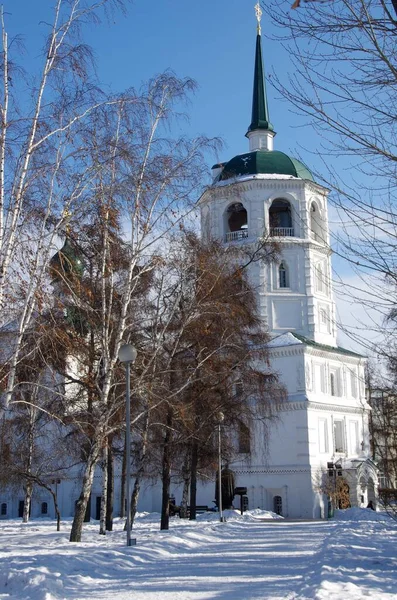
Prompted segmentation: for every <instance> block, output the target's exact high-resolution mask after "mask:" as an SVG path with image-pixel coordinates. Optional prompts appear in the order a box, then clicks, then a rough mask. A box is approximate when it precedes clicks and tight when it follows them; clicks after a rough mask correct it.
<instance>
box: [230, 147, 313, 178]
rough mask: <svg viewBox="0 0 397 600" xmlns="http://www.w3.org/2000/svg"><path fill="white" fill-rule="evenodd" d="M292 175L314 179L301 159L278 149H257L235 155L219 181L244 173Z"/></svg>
mask: <svg viewBox="0 0 397 600" xmlns="http://www.w3.org/2000/svg"><path fill="white" fill-rule="evenodd" d="M258 174H266V175H273V174H274V175H292V176H293V177H299V178H300V179H309V180H310V181H314V179H313V175H312V174H311V172H310V171H309V169H308V168H307V167H306V165H304V164H303V163H302V162H300V160H297V159H296V158H290V157H289V156H288V155H287V154H284V152H279V151H278V150H271V151H268V150H256V151H255V152H247V153H246V154H239V155H238V156H235V157H234V158H232V159H231V160H229V162H228V163H226V164H225V166H224V167H223V170H222V173H221V174H220V176H219V181H225V180H226V179H231V178H232V177H243V176H244V175H258Z"/></svg>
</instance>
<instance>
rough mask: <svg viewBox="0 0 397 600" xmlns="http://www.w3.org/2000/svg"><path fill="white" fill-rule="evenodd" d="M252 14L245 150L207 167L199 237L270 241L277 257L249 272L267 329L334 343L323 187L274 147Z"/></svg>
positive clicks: (201, 203)
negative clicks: (249, 111)
mask: <svg viewBox="0 0 397 600" xmlns="http://www.w3.org/2000/svg"><path fill="white" fill-rule="evenodd" d="M257 18H258V28H257V39H256V52H255V70H254V86H253V101H252V120H251V124H250V126H249V128H248V132H247V134H246V137H248V139H249V152H247V153H245V154H241V155H238V156H235V157H234V158H232V159H231V160H229V161H228V162H227V163H223V164H218V165H215V166H214V167H213V174H214V179H213V183H212V186H211V187H210V188H209V189H208V190H207V192H206V193H205V194H204V195H203V196H202V198H201V200H200V206H201V218H202V226H203V235H208V236H211V237H214V238H218V239H222V240H223V241H224V243H226V244H251V245H254V244H255V243H256V242H257V240H258V239H259V238H263V237H264V236H267V237H269V239H273V240H276V241H277V242H278V243H279V245H280V249H281V252H280V259H279V261H278V262H277V263H275V264H272V265H270V266H266V265H260V264H254V265H252V266H251V272H250V277H251V281H252V283H253V285H254V286H255V288H256V290H257V294H258V297H259V305H260V310H261V314H262V317H263V319H264V320H265V321H266V323H267V327H268V329H269V331H270V332H271V333H272V334H274V335H278V334H282V333H285V332H287V331H292V332H296V333H297V334H300V335H302V336H305V337H307V338H309V339H311V340H313V341H315V342H318V343H322V344H326V345H329V346H336V330H335V304H334V300H333V292H332V284H331V260H330V248H329V230H328V211H327V192H328V190H326V189H325V188H324V187H322V186H320V185H318V184H317V183H315V181H314V179H313V176H312V174H311V172H310V171H309V169H308V168H307V167H306V166H305V165H304V164H303V163H301V162H300V161H298V160H296V159H294V158H291V157H289V156H287V155H286V154H284V153H283V152H280V151H276V150H273V138H274V136H275V135H276V134H275V132H274V130H273V125H272V124H271V123H270V120H269V111H268V104H267V97H266V89H265V83H264V75H263V61H262V50H261V35H260V23H259V19H260V8H259V5H257Z"/></svg>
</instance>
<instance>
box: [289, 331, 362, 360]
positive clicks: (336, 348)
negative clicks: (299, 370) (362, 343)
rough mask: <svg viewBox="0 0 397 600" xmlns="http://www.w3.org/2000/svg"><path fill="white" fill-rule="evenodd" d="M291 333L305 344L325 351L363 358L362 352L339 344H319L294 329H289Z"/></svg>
mask: <svg viewBox="0 0 397 600" xmlns="http://www.w3.org/2000/svg"><path fill="white" fill-rule="evenodd" d="M291 333H292V335H293V336H294V337H296V339H297V340H299V341H300V342H302V343H303V344H306V346H313V347H314V348H318V349H319V350H325V351H326V352H336V353H338V354H345V355H346V356H354V357H356V358H365V357H364V356H363V355H362V354H357V352H352V351H351V350H346V349H345V348H341V347H340V346H327V344H319V343H318V342H315V341H313V340H311V339H309V338H307V337H305V336H304V335H299V334H297V333H295V332H294V331H291Z"/></svg>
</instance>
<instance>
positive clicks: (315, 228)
mask: <svg viewBox="0 0 397 600" xmlns="http://www.w3.org/2000/svg"><path fill="white" fill-rule="evenodd" d="M310 235H311V237H312V239H313V240H315V241H316V242H323V241H324V240H325V235H324V224H323V219H322V216H321V214H320V211H319V208H318V206H317V204H316V203H315V202H312V204H311V206H310Z"/></svg>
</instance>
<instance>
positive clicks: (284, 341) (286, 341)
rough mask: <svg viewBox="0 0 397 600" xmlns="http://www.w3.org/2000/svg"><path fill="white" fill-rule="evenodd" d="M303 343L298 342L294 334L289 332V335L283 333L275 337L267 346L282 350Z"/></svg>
mask: <svg viewBox="0 0 397 600" xmlns="http://www.w3.org/2000/svg"><path fill="white" fill-rule="evenodd" d="M302 343H303V342H302V341H301V340H298V339H297V338H296V337H295V336H294V334H293V333H291V332H289V331H288V332H287V333H282V334H281V335H278V336H276V337H274V338H273V339H272V340H270V341H269V342H268V343H267V344H266V346H267V347H268V348H281V347H283V346H296V345H297V344H302Z"/></svg>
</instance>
